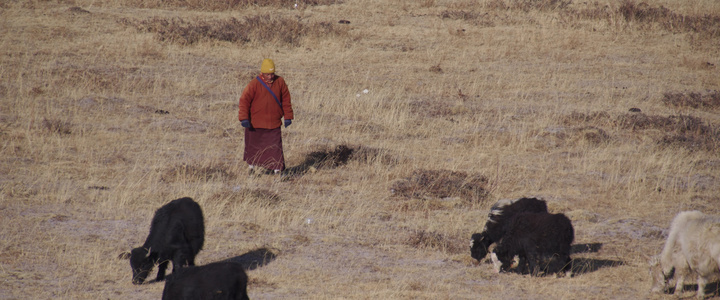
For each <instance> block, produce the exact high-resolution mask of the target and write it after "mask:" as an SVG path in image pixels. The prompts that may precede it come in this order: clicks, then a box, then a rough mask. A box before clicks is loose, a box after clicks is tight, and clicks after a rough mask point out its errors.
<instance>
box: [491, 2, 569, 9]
mask: <svg viewBox="0 0 720 300" xmlns="http://www.w3.org/2000/svg"><path fill="white" fill-rule="evenodd" d="M571 3H572V1H570V0H509V1H503V0H493V1H490V2H488V3H487V4H486V5H485V7H486V8H490V9H496V10H509V9H512V10H521V11H524V12H528V11H531V10H540V11H549V10H556V9H565V8H567V6H568V5H570V4H571Z"/></svg>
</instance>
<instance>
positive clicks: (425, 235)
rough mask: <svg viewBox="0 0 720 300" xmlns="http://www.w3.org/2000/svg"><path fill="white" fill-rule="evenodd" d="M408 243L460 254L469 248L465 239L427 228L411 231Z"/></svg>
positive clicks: (423, 247)
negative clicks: (427, 229)
mask: <svg viewBox="0 0 720 300" xmlns="http://www.w3.org/2000/svg"><path fill="white" fill-rule="evenodd" d="M406 244H407V245H409V246H411V247H415V248H418V249H435V250H439V251H444V252H448V253H450V254H460V253H463V252H465V251H466V250H467V247H465V246H467V245H466V244H467V243H466V242H465V239H462V238H459V237H451V236H449V235H447V234H442V233H436V232H428V231H425V230H413V231H412V232H410V235H409V237H408V239H407V241H406Z"/></svg>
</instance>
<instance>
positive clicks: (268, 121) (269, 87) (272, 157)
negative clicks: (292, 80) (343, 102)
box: [238, 59, 293, 174]
mask: <svg viewBox="0 0 720 300" xmlns="http://www.w3.org/2000/svg"><path fill="white" fill-rule="evenodd" d="M239 108H240V110H239V115H238V119H239V120H240V124H242V127H245V152H244V155H243V160H244V161H245V162H247V163H248V165H250V174H255V172H256V169H255V168H256V167H262V168H265V169H268V170H273V172H274V173H275V174H279V173H280V172H282V171H283V170H285V157H284V154H283V145H282V135H281V132H280V128H281V127H282V125H285V127H288V126H290V124H292V120H293V109H292V103H291V102H290V91H289V90H288V86H287V84H285V79H283V78H282V77H280V76H278V75H276V74H275V63H274V62H273V61H272V60H271V59H264V60H263V61H262V64H261V65H260V75H258V76H256V77H255V78H254V79H253V80H251V81H250V83H248V85H247V87H245V90H243V93H242V95H241V96H240V105H239ZM283 119H284V123H283Z"/></svg>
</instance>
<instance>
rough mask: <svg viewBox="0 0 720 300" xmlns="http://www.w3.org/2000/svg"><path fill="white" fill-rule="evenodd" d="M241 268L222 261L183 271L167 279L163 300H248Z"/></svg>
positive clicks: (245, 280) (237, 264) (244, 276)
mask: <svg viewBox="0 0 720 300" xmlns="http://www.w3.org/2000/svg"><path fill="white" fill-rule="evenodd" d="M247 284H248V277H247V274H245V270H244V269H243V266H242V264H240V263H237V262H229V261H222V262H216V263H211V264H208V265H204V266H195V267H187V268H183V269H181V270H179V271H178V272H175V271H173V273H172V274H170V275H168V277H167V280H166V281H165V288H164V289H163V293H162V299H163V300H199V299H213V300H249V299H250V298H248V295H247Z"/></svg>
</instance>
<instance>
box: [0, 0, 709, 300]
mask: <svg viewBox="0 0 720 300" xmlns="http://www.w3.org/2000/svg"><path fill="white" fill-rule="evenodd" d="M295 3H296V1H294V0H293V1H290V0H282V1H280V0H268V1H202V0H198V1H137V0H123V1H112V2H108V3H99V2H98V1H85V0H73V1H5V2H2V3H0V282H2V284H1V286H2V288H0V298H2V299H26V298H28V296H31V298H34V299H50V298H53V299H56V298H57V299H100V298H104V299H151V298H156V299H157V298H159V296H160V294H161V291H162V288H163V286H162V284H147V285H142V286H134V285H132V284H131V283H130V270H129V267H128V265H129V263H128V261H127V260H125V259H119V258H118V255H120V254H122V253H124V252H127V251H128V250H130V249H131V248H132V247H136V246H138V245H140V244H141V243H142V242H143V240H144V238H145V236H146V234H147V230H148V226H149V223H150V218H151V216H152V214H153V212H154V210H155V209H157V208H158V207H159V206H161V205H163V204H164V203H166V202H168V201H170V200H172V199H176V198H179V197H184V196H189V197H193V198H194V199H196V200H197V201H198V202H199V203H200V204H201V206H202V207H203V210H204V213H205V217H206V228H207V237H206V244H205V247H204V249H203V250H202V251H201V252H200V254H199V256H198V258H197V262H198V263H200V264H205V263H210V262H214V261H218V260H223V259H228V258H230V259H235V260H238V261H241V262H243V263H246V265H247V266H248V267H249V271H248V273H249V276H250V279H251V280H250V285H249V288H248V289H249V293H250V297H251V298H252V299H368V298H381V299H477V298H478V297H482V298H487V299H508V298H512V299H521V298H532V299H663V298H667V299H670V298H672V296H668V295H651V294H649V286H650V283H649V280H650V278H649V276H648V275H647V256H648V255H652V254H655V253H658V252H659V251H660V247H661V246H662V243H663V239H664V238H665V235H666V234H667V233H666V228H667V226H668V225H669V222H670V220H671V219H672V217H673V216H674V215H675V214H676V213H677V212H679V211H681V210H689V209H699V210H702V211H704V212H707V213H713V214H720V208H719V207H718V205H717V204H718V201H720V196H718V195H720V184H719V183H718V182H720V181H719V179H720V116H718V107H720V104H718V92H717V91H718V90H720V69H718V66H720V60H719V57H720V50H718V49H720V38H719V37H720V29H719V27H718V26H719V25H718V24H720V21H718V20H720V5H719V4H718V2H717V1H714V0H692V1H679V0H654V1H645V2H639V1H630V0H611V1H606V2H593V1H588V2H577V1H559V0H532V1H529V0H463V1H443V0H424V1H411V0H398V1H391V2H383V1H376V0H359V1H297V3H298V7H297V8H295ZM265 57H271V58H273V59H274V60H275V62H276V65H277V68H278V73H279V74H280V75H282V76H284V77H285V78H286V79H287V82H288V83H289V85H290V90H291V93H292V95H293V103H294V108H295V114H296V119H295V121H294V122H293V125H292V126H291V127H289V128H287V129H285V130H283V139H284V143H285V153H286V160H287V163H288V166H289V169H288V171H289V172H288V173H289V174H288V175H289V176H287V177H285V178H284V179H283V180H279V178H275V177H273V176H269V175H262V176H257V177H249V176H247V175H246V174H247V169H246V168H247V166H246V165H245V164H244V163H243V162H242V144H243V137H242V130H241V128H240V126H239V122H238V121H237V108H236V107H237V99H238V97H239V95H240V93H241V92H242V89H243V88H244V86H245V85H246V84H247V82H248V81H249V80H250V78H252V77H253V76H254V75H256V73H257V72H258V68H259V64H260V62H261V61H262V59H263V58H265ZM522 196H541V197H544V198H545V199H547V200H548V203H549V209H550V210H551V211H553V212H563V213H565V214H567V215H568V216H569V217H570V219H571V220H572V221H573V224H574V226H575V231H576V242H575V245H574V249H575V250H576V251H575V253H574V254H573V258H574V265H573V270H574V273H575V276H574V277H572V278H554V277H544V278H531V277H523V276H518V275H512V274H501V275H498V274H494V273H493V272H492V268H491V267H490V265H488V264H487V263H486V262H482V263H480V264H476V263H475V262H474V261H473V260H472V259H471V258H470V255H469V254H470V253H469V249H468V239H469V238H470V235H471V234H472V233H473V232H477V231H480V230H481V229H482V227H483V225H484V222H485V219H486V217H487V209H488V208H489V206H490V205H491V204H492V203H493V202H494V201H496V200H498V199H501V198H515V197H522ZM479 295H480V296H479ZM715 296H716V297H717V294H715Z"/></svg>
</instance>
